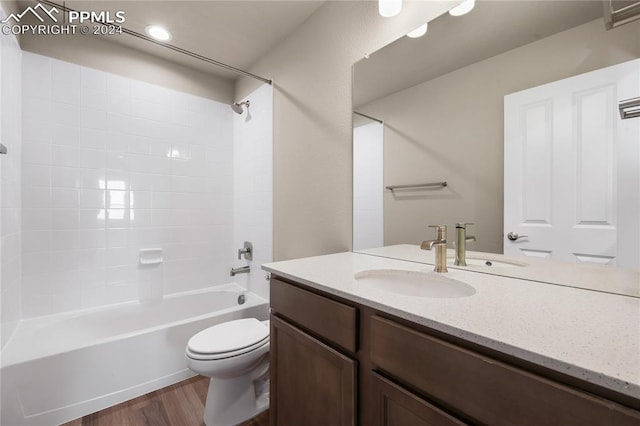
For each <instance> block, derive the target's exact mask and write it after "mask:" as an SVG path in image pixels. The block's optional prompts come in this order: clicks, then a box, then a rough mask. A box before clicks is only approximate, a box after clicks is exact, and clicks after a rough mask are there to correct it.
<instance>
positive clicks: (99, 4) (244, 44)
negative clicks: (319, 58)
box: [52, 0, 324, 79]
mask: <svg viewBox="0 0 640 426" xmlns="http://www.w3.org/2000/svg"><path fill="white" fill-rule="evenodd" d="M52 1H54V2H56V3H62V0H52ZM323 3H324V1H312V0H295V1H267V0H262V1H244V0H235V1H215V0H209V1H189V0H162V1H154V0H128V1H96V0H94V1H76V0H71V1H66V3H65V5H66V7H68V8H71V9H75V10H86V11H111V12H115V11H118V10H121V11H124V12H125V16H126V21H125V23H124V24H122V26H123V27H125V28H127V29H130V30H133V31H136V32H139V33H142V34H144V32H145V31H144V29H145V27H146V26H147V25H150V24H160V25H163V26H164V27H165V28H167V29H168V30H169V31H170V32H171V33H172V35H173V39H172V40H171V41H169V42H168V43H170V44H172V45H175V46H178V47H180V48H182V49H186V50H189V51H191V52H194V53H197V54H199V55H202V56H206V57H208V58H211V59H214V60H216V61H219V62H223V63H225V64H228V65H231V66H233V67H236V68H240V69H244V70H247V69H249V68H250V67H251V66H252V65H253V64H254V63H255V62H256V61H257V60H259V59H260V58H261V57H263V56H264V55H266V54H267V53H268V52H269V51H270V50H271V49H273V48H274V46H276V45H277V44H278V43H279V42H281V41H282V40H284V39H285V38H286V37H287V36H288V35H289V34H290V33H292V32H293V31H294V30H295V29H296V28H298V27H299V26H300V25H301V24H302V23H303V22H304V21H305V20H307V19H308V18H309V16H310V15H311V14H313V13H314V12H315V11H316V10H317V9H318V8H319V7H320V6H321V5H322V4H323ZM102 37H105V38H107V39H108V40H110V41H113V42H115V43H119V44H122V45H125V46H128V47H131V48H134V49H138V50H142V51H144V52H147V53H150V54H153V55H156V56H160V57H163V58H165V59H168V60H171V61H173V62H177V63H179V64H182V65H185V66H188V67H191V68H196V69H199V70H201V71H204V72H206V73H210V74H214V75H217V76H220V77H223V78H229V79H235V78H236V77H237V74H235V73H233V72H231V71H227V70H225V69H223V68H219V67H216V66H214V65H211V64H208V63H206V62H203V61H200V60H197V59H194V58H191V57H189V56H187V55H184V54H181V53H178V52H174V51H172V50H169V49H167V48H165V47H162V46H157V45H154V44H153V43H149V42H148V41H145V40H141V39H138V38H136V37H133V36H130V35H126V34H121V35H109V36H102ZM264 77H267V78H268V77H269V76H264Z"/></svg>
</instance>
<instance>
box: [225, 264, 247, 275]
mask: <svg viewBox="0 0 640 426" xmlns="http://www.w3.org/2000/svg"><path fill="white" fill-rule="evenodd" d="M249 272H251V267H250V266H248V265H247V266H241V267H240V268H232V269H231V273H230V274H229V275H231V276H232V277H235V276H236V274H248V273H249Z"/></svg>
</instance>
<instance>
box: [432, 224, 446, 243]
mask: <svg viewBox="0 0 640 426" xmlns="http://www.w3.org/2000/svg"><path fill="white" fill-rule="evenodd" d="M429 228H435V229H436V239H437V240H446V239H447V225H429Z"/></svg>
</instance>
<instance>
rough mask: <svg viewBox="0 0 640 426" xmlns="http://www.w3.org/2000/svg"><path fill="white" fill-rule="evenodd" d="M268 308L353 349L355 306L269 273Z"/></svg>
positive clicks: (355, 346) (354, 342) (352, 350)
mask: <svg viewBox="0 0 640 426" xmlns="http://www.w3.org/2000/svg"><path fill="white" fill-rule="evenodd" d="M270 299H271V309H272V310H273V311H274V312H275V313H277V314H278V315H281V316H283V317H285V318H287V319H289V320H291V321H292V322H294V323H296V324H298V325H300V326H301V327H303V328H305V329H307V330H309V331H310V332H312V333H315V334H317V335H319V336H321V337H324V338H326V339H327V340H329V341H331V342H333V343H335V344H336V345H338V346H340V347H342V348H344V349H346V350H347V351H350V352H356V351H357V336H356V330H357V316H358V310H357V309H356V308H354V307H352V306H348V305H345V304H344V303H340V302H337V301H335V300H332V299H329V298H327V297H323V296H320V295H318V294H315V293H312V292H310V291H307V290H303V289H301V288H300V287H296V286H294V285H291V284H288V283H286V282H284V281H281V280H279V279H278V278H275V277H273V276H272V277H271V294H270Z"/></svg>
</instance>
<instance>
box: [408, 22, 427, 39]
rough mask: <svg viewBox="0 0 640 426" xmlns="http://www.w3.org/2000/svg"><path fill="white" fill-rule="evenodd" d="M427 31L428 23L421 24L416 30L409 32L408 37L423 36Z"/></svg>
mask: <svg viewBox="0 0 640 426" xmlns="http://www.w3.org/2000/svg"><path fill="white" fill-rule="evenodd" d="M426 33H427V24H423V25H420V26H419V27H418V28H416V29H415V30H413V31H411V32H409V33H407V37H410V38H418V37H422V36H423V35H425V34H426Z"/></svg>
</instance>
